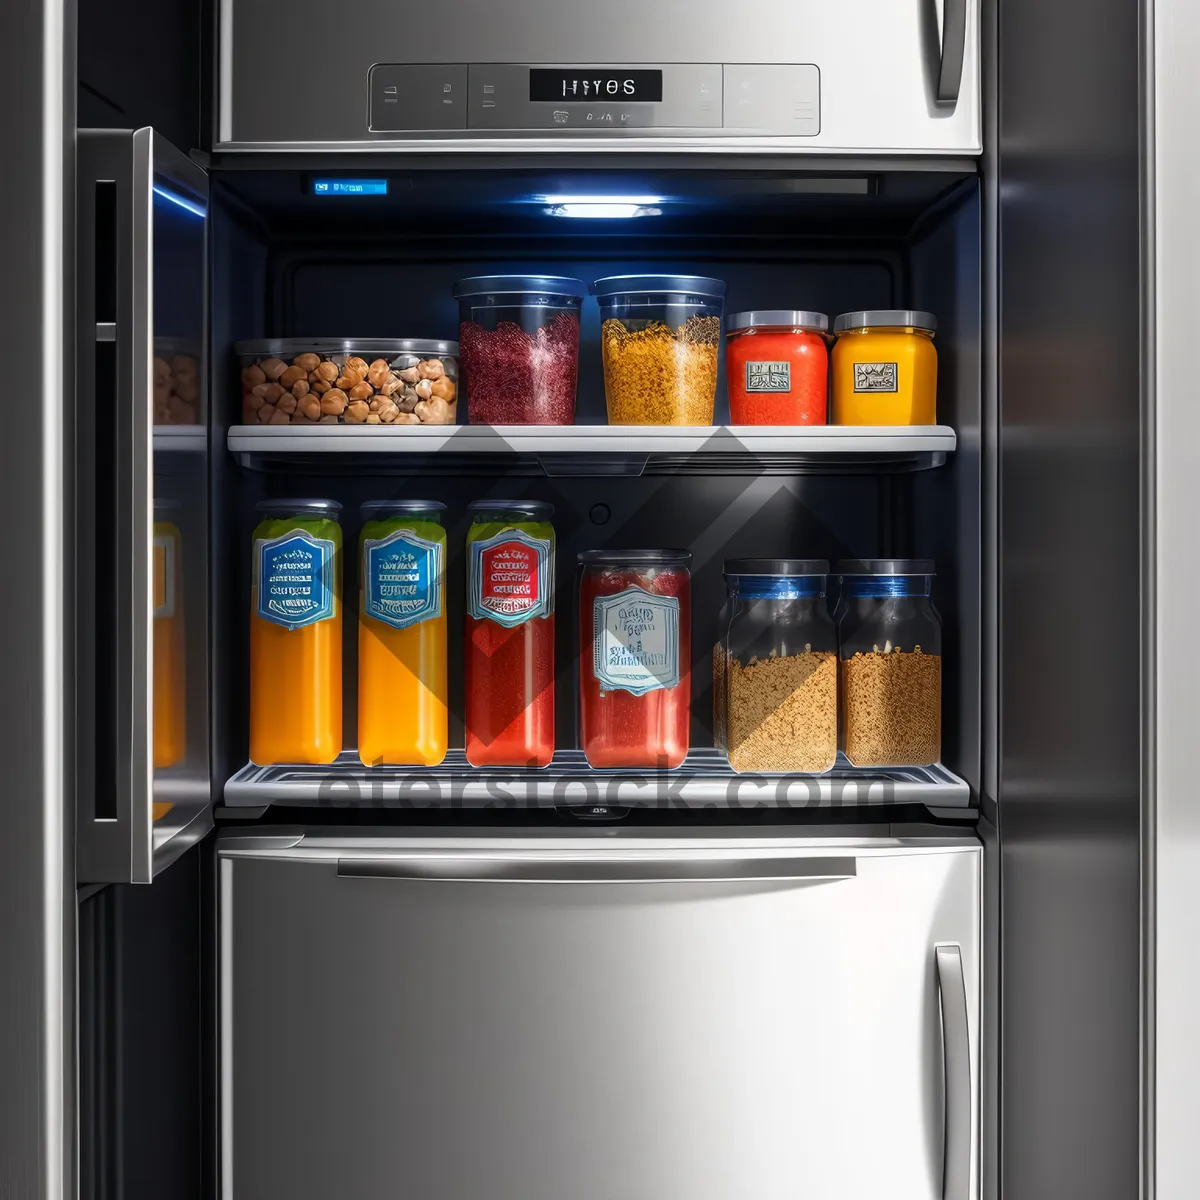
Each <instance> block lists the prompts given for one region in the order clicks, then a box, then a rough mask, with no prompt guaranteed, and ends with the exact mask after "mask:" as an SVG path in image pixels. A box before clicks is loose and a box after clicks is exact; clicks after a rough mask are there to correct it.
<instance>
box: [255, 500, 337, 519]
mask: <svg viewBox="0 0 1200 1200" xmlns="http://www.w3.org/2000/svg"><path fill="white" fill-rule="evenodd" d="M254 507H255V508H256V509H257V510H258V511H259V512H260V513H266V514H267V515H268V516H271V515H273V516H277V517H298V516H302V515H303V514H304V513H315V514H317V515H318V516H322V517H336V516H337V515H338V513H340V512H341V511H342V506H341V505H340V504H339V503H338V502H337V501H336V500H260V501H259V502H258V503H257V504H256V505H255V506H254Z"/></svg>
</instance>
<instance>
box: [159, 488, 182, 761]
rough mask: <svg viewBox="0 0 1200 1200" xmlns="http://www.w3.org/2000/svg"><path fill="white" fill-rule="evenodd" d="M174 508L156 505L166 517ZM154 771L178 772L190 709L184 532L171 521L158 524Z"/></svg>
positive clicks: (160, 514)
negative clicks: (186, 671)
mask: <svg viewBox="0 0 1200 1200" xmlns="http://www.w3.org/2000/svg"><path fill="white" fill-rule="evenodd" d="M170 507H173V506H171V505H169V504H161V503H160V504H156V505H155V508H156V509H157V510H158V512H157V513H156V515H157V516H159V517H160V518H161V517H165V516H166V513H167V509H168V508H170ZM153 538H154V540H153V543H152V546H153V551H154V558H153V572H152V583H153V587H154V634H153V638H154V644H153V654H154V673H153V676H152V678H153V681H154V684H153V691H154V738H153V745H154V767H155V770H159V769H161V768H164V767H173V766H175V764H176V763H178V762H181V761H182V759H183V756H184V748H185V737H186V730H187V724H186V721H187V715H186V714H187V710H186V708H185V706H184V696H185V690H184V683H185V680H184V657H183V656H184V643H183V587H182V586H181V584H182V572H183V567H182V559H181V553H180V551H181V545H182V543H181V540H180V536H179V529H178V528H177V527H176V526H175V525H174V524H172V523H171V522H170V521H167V520H161V519H160V520H156V521H155V522H154V534H153Z"/></svg>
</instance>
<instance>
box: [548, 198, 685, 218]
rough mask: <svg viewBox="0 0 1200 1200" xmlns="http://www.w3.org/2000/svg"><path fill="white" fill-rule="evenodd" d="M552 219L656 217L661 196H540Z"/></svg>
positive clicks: (659, 210) (658, 212)
mask: <svg viewBox="0 0 1200 1200" xmlns="http://www.w3.org/2000/svg"><path fill="white" fill-rule="evenodd" d="M539 199H540V200H541V202H542V203H543V204H545V205H546V206H547V207H546V211H547V212H548V213H549V214H550V215H551V216H552V217H657V216H659V215H661V213H662V209H661V208H660V207H659V205H660V204H661V203H662V197H661V196H542V197H539Z"/></svg>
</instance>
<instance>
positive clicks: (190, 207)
mask: <svg viewBox="0 0 1200 1200" xmlns="http://www.w3.org/2000/svg"><path fill="white" fill-rule="evenodd" d="M154 194H155V195H156V196H161V197H162V198H163V199H164V200H169V201H170V202H171V203H172V204H177V205H178V206H179V207H180V208H182V209H183V210H184V211H185V212H190V213H192V214H193V215H194V216H197V217H203V216H204V215H205V212H204V206H203V205H202V204H198V203H197V202H196V201H195V200H189V199H187V197H186V196H181V195H180V194H179V193H178V192H173V191H171V190H170V189H169V188H165V187H160V186H159V185H158V184H157V183H156V184H155V185H154Z"/></svg>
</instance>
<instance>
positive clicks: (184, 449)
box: [154, 425, 208, 454]
mask: <svg viewBox="0 0 1200 1200" xmlns="http://www.w3.org/2000/svg"><path fill="white" fill-rule="evenodd" d="M207 447H208V427H207V426H205V425H156V426H155V427H154V451H155V453H158V452H160V451H167V452H168V453H173V454H203V453H204V451H205V450H206V449H207Z"/></svg>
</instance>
